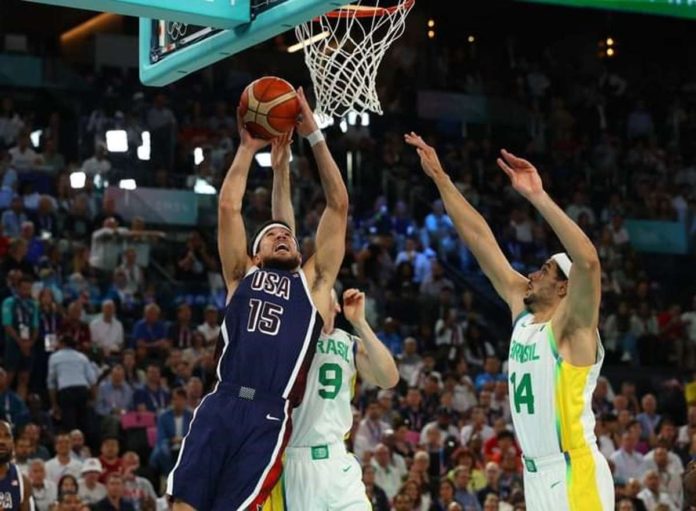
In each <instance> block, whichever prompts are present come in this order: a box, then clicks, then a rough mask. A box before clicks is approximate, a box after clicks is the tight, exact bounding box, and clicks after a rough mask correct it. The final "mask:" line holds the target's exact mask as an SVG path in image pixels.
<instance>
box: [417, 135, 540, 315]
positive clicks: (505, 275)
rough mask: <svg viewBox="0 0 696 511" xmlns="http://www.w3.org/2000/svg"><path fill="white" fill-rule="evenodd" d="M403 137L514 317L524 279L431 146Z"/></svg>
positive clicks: (420, 139)
mask: <svg viewBox="0 0 696 511" xmlns="http://www.w3.org/2000/svg"><path fill="white" fill-rule="evenodd" d="M404 139H405V140H406V143H408V144H410V145H412V146H413V147H415V148H416V151H417V152H418V156H420V160H421V166H422V167H423V170H424V171H425V173H426V175H427V176H428V177H429V178H430V179H432V180H433V183H435V186H437V189H438V191H439V192H440V197H442V202H443V203H444V205H445V209H446V210H447V214H448V215H449V216H450V218H452V222H454V226H455V228H456V229H457V232H458V233H459V236H460V237H461V239H462V240H463V241H464V243H466V246H467V247H468V248H469V250H471V252H472V253H473V254H474V257H475V258H476V260H477V261H478V263H479V265H480V266H481V269H482V270H483V272H484V273H485V274H486V276H487V277H488V278H489V279H490V281H491V283H492V284H493V287H495V290H496V291H497V292H498V294H499V295H500V297H501V298H502V299H503V300H505V302H506V303H507V304H508V306H509V307H510V310H511V312H512V317H513V318H515V317H517V315H518V314H519V313H520V312H522V310H524V302H523V298H524V293H525V290H526V288H527V283H528V282H529V281H528V279H527V278H526V277H524V276H522V275H520V274H519V273H518V272H516V271H515V270H514V269H513V268H512V266H511V265H510V263H509V262H508V260H507V259H506V258H505V255H504V254H503V251H502V250H501V249H500V246H499V245H498V242H497V241H496V240H495V236H493V232H492V231H491V228H490V227H489V226H488V224H487V223H486V220H485V219H484V218H483V217H482V216H481V214H480V213H479V212H478V211H476V209H474V207H473V206H472V205H471V204H469V202H468V201H467V200H466V199H465V198H464V197H463V196H462V194H461V193H459V190H457V188H456V187H455V186H454V183H452V180H451V179H450V178H449V176H448V175H447V173H445V171H444V169H443V168H442V165H441V164H440V160H439V159H438V157H437V153H436V152H435V149H434V148H432V147H431V146H429V145H428V144H426V143H425V141H424V140H423V139H422V138H421V137H420V136H418V135H416V134H415V133H414V132H411V133H407V134H406V135H404Z"/></svg>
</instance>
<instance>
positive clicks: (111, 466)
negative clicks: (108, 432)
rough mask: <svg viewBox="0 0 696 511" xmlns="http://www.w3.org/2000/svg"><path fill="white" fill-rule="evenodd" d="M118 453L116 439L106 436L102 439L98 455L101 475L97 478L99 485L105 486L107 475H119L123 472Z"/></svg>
mask: <svg viewBox="0 0 696 511" xmlns="http://www.w3.org/2000/svg"><path fill="white" fill-rule="evenodd" d="M118 451H119V443H118V438H116V437H114V436H107V437H104V439H102V443H101V450H100V453H101V454H100V455H99V461H100V462H101V464H102V473H101V475H100V476H99V482H100V483H102V484H105V483H106V480H107V478H108V477H109V474H114V473H115V474H120V473H121V472H122V471H123V467H122V466H121V458H120V457H119V456H118Z"/></svg>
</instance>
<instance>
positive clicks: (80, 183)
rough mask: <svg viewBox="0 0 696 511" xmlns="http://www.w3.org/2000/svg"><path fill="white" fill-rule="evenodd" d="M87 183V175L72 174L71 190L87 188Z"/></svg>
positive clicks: (82, 173) (81, 173)
mask: <svg viewBox="0 0 696 511" xmlns="http://www.w3.org/2000/svg"><path fill="white" fill-rule="evenodd" d="M85 181H87V175H86V174H85V173H84V172H82V171H80V172H73V173H71V174H70V188H74V189H80V188H84V187H85Z"/></svg>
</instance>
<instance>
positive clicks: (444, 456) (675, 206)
mask: <svg viewBox="0 0 696 511" xmlns="http://www.w3.org/2000/svg"><path fill="white" fill-rule="evenodd" d="M423 57H424V55H423V54H422V53H419V50H418V49H417V47H416V46H409V45H404V46H402V47H395V49H394V51H393V52H391V53H390V54H389V55H388V57H387V58H388V59H389V62H388V64H389V65H388V66H385V67H386V68H387V71H386V72H385V81H384V83H386V85H385V86H384V90H382V91H381V92H382V97H383V98H384V103H385V105H384V106H385V112H386V113H385V118H384V120H383V121H381V122H380V121H375V122H374V123H373V127H372V129H371V130H368V129H366V128H364V127H363V128H358V127H350V128H349V129H348V131H347V133H341V131H339V130H338V129H337V127H333V128H330V129H329V130H328V131H329V135H328V137H327V138H328V141H329V146H330V147H331V148H332V150H335V152H336V154H337V155H339V156H344V155H345V154H346V153H347V152H349V151H350V152H351V153H355V152H359V153H360V155H361V168H360V172H359V176H358V178H357V179H356V180H355V182H354V183H351V186H352V187H353V189H352V191H351V199H352V202H353V207H352V211H351V221H350V225H349V233H348V237H349V243H348V244H347V251H346V256H345V260H344V264H343V267H342V269H341V272H340V275H339V281H338V282H337V287H338V288H339V291H340V288H343V289H345V288H348V287H358V288H360V289H363V290H365V291H366V292H367V294H368V303H367V316H368V319H369V321H370V323H371V324H372V326H373V327H374V329H375V330H376V331H377V332H378V337H379V338H380V339H381V340H382V341H383V342H384V344H385V345H386V346H387V347H388V348H389V349H390V350H391V352H392V353H393V355H394V357H395V358H396V360H397V361H398V367H399V373H400V376H401V379H400V382H399V384H398V385H397V387H395V388H394V389H390V390H378V389H376V388H371V387H370V386H368V385H365V384H361V383H360V381H358V384H357V387H356V392H355V398H354V402H353V405H354V424H353V428H352V430H351V435H350V438H349V440H348V442H349V444H350V447H351V449H352V451H353V452H355V454H356V455H357V456H358V458H359V459H360V461H361V463H362V464H363V470H364V481H365V484H366V487H367V490H368V496H369V498H370V500H371V502H372V504H373V508H374V509H375V511H391V510H396V511H454V510H457V509H459V510H463V511H481V510H484V511H493V510H501V511H508V510H514V511H518V510H521V509H524V494H523V466H522V464H521V460H520V454H521V451H520V448H519V446H518V445H517V443H516V439H515V433H514V430H513V429H512V424H511V415H510V405H509V401H508V388H507V377H506V374H505V367H506V359H507V346H508V337H509V332H510V317H509V313H508V311H507V310H505V309H504V308H502V307H501V304H500V303H499V302H497V301H496V300H495V298H493V297H492V293H491V290H490V288H488V287H486V285H481V281H482V278H481V274H480V271H479V269H478V267H477V265H476V263H475V261H474V260H473V259H472V257H471V254H470V253H469V252H468V250H467V249H466V247H465V246H463V245H462V244H461V242H460V241H459V239H458V236H457V234H456V232H455V230H454V226H453V224H452V221H451V219H450V218H449V217H448V215H447V213H446V211H445V210H444V208H443V205H442V202H441V201H439V200H438V199H437V198H436V195H435V190H434V189H432V188H431V187H430V185H429V183H428V182H427V180H426V179H425V178H424V177H423V176H422V172H421V171H420V168H419V162H418V159H417V155H415V153H414V152H413V151H412V149H411V148H409V147H406V146H405V144H404V143H403V140H402V131H403V130H406V129H407V128H405V127H404V126H403V125H402V124H403V122H404V119H410V117H409V116H408V111H409V109H410V108H411V107H410V106H409V104H410V103H409V102H410V101H412V100H413V98H414V97H415V94H416V92H417V90H418V88H419V87H422V86H425V85H427V86H430V87H435V88H439V89H441V90H448V91H451V92H460V93H467V94H497V95H503V96H505V97H507V98H509V99H511V100H513V101H515V102H517V104H519V105H521V106H523V107H524V108H525V109H526V111H527V117H526V119H527V122H526V124H524V125H523V126H521V127H520V128H519V129H518V132H517V133H516V134H515V135H514V136H513V137H507V138H506V137H504V136H502V135H501V137H500V138H501V139H502V140H499V139H498V137H496V135H495V130H493V133H487V134H485V135H483V136H471V137H461V136H460V135H457V136H454V135H452V134H451V132H449V131H448V130H447V129H444V128H443V129H439V128H442V126H440V127H438V126H437V125H436V124H435V123H431V124H428V123H424V122H422V121H417V120H415V119H412V121H411V122H413V123H414V125H413V128H414V129H416V128H418V129H422V130H423V135H424V136H426V137H427V138H428V140H429V141H430V142H432V143H433V144H434V145H435V146H436V147H437V148H438V151H439V154H440V157H441V160H442V162H443V164H444V166H445V168H446V169H447V171H448V172H449V174H450V175H451V177H452V179H453V180H454V181H455V182H456V184H457V187H458V188H459V190H460V191H461V193H462V194H463V195H464V196H465V197H466V198H467V199H468V200H469V201H470V202H471V203H472V204H473V205H474V206H475V207H476V208H477V209H479V210H480V211H481V212H482V213H483V214H484V215H485V217H486V219H487V220H488V222H489V223H490V225H491V227H492V229H493V230H494V232H495V234H496V237H497V239H498V240H499V242H500V244H501V246H502V248H503V251H504V252H505V254H506V256H507V257H508V258H509V259H510V261H511V262H512V264H513V266H514V267H515V268H516V269H517V270H518V271H520V272H522V273H525V274H526V273H527V272H530V271H533V270H534V269H535V268H537V267H538V266H539V265H540V264H541V263H542V262H543V261H545V260H546V259H547V258H548V257H549V256H550V255H551V254H553V253H554V252H555V251H556V250H557V249H558V248H559V245H558V242H557V240H556V239H555V238H554V236H553V233H552V232H551V231H550V229H549V227H548V226H547V225H546V224H545V223H544V222H543V221H542V220H541V219H540V217H539V216H538V215H537V214H536V212H535V211H534V210H533V209H532V208H530V206H529V205H528V204H526V203H525V202H524V201H523V200H522V199H521V197H519V196H517V195H516V194H515V193H514V192H513V191H512V189H511V188H510V187H509V186H508V183H507V178H506V176H505V175H503V174H502V173H501V172H500V171H499V170H498V169H497V168H496V167H495V158H496V155H497V150H498V148H499V147H500V146H501V144H502V143H503V142H505V143H511V142H512V143H514V141H515V140H517V141H522V142H521V143H519V142H518V143H517V147H515V149H516V150H518V152H519V153H520V154H522V155H524V156H525V157H527V158H528V159H530V160H531V161H532V162H534V163H535V164H536V165H538V168H539V170H540V172H541V176H542V180H543V182H544V186H545V188H546V189H547V190H548V191H549V193H550V194H551V195H552V197H553V198H554V199H556V200H557V201H558V202H559V203H560V204H561V205H562V207H563V208H564V209H565V211H566V212H567V214H568V215H569V216H570V217H571V218H572V219H573V220H575V221H576V222H577V223H578V224H579V225H580V226H581V227H582V228H583V229H584V230H585V232H586V233H587V234H588V236H590V237H591V239H592V240H593V241H594V242H595V244H596V247H597V250H598V252H599V255H600V258H601V261H602V272H603V273H602V282H603V284H602V285H603V300H602V310H601V318H602V319H601V325H600V333H601V338H602V342H603V345H604V347H605V349H606V353H607V356H606V362H605V370H607V369H611V368H613V367H618V368H623V369H624V372H623V373H621V374H622V375H623V376H622V377H621V378H620V379H617V378H609V377H602V378H600V381H599V383H598V385H597V390H596V392H595V395H594V397H593V410H594V412H595V414H596V420H597V427H596V432H597V436H598V444H599V447H600V449H601V451H602V453H603V454H604V455H605V456H606V457H607V458H608V459H609V460H610V465H611V468H612V471H613V474H614V480H615V485H616V496H617V509H620V510H622V511H629V510H634V511H642V510H647V511H653V510H680V509H682V508H683V505H684V496H683V493H682V489H681V474H682V473H683V471H684V467H685V466H686V465H687V464H688V463H689V462H690V461H692V460H694V459H696V436H695V435H696V392H695V390H694V385H696V383H694V381H693V380H694V379H696V372H695V371H696V287H695V285H694V279H693V272H692V273H691V276H689V274H688V271H687V273H686V274H681V275H677V276H676V277H674V276H673V275H672V278H668V279H666V280H663V279H661V277H662V276H663V275H671V274H669V273H668V272H667V273H665V272H663V271H662V269H664V267H669V266H670V265H672V264H677V263H679V261H681V260H679V259H678V258H674V257H672V256H661V255H654V254H647V255H646V254H642V253H639V252H637V251H636V250H635V249H634V248H633V246H632V243H631V237H630V235H629V231H628V230H627V228H626V226H625V222H626V220H628V219H643V220H656V221H667V222H680V223H681V224H683V228H684V229H685V230H686V231H687V232H688V233H689V236H690V237H691V238H690V239H691V240H692V241H693V237H694V234H696V159H695V158H696V145H694V142H696V137H694V136H693V135H694V133H696V103H695V102H690V101H689V98H688V97H687V96H686V95H685V96H675V99H674V101H673V102H671V103H669V104H668V105H666V106H665V105H664V104H662V103H659V105H658V102H657V101H655V98H656V97H658V96H660V94H661V92H662V91H659V90H658V91H652V93H651V94H649V93H647V92H645V90H644V89H642V88H641V87H640V83H639V82H635V81H631V80H630V79H628V78H626V77H625V76H623V75H622V74H621V71H620V70H612V69H609V68H607V67H600V68H598V70H597V71H596V72H595V73H590V74H584V75H583V76H578V74H579V73H578V74H574V73H573V72H572V70H569V69H568V67H567V66H562V65H561V64H560V63H559V61H558V60H553V59H552V58H551V57H548V58H543V59H541V60H538V61H532V60H528V59H525V58H524V57H523V56H521V55H514V52H511V53H510V60H509V62H508V65H507V68H506V69H505V72H504V73H502V74H500V73H499V71H496V72H493V71H491V70H490V68H489V67H487V66H485V65H484V64H483V61H484V58H483V57H479V58H480V60H476V59H475V58H473V57H472V56H471V55H469V54H467V53H466V51H465V50H463V49H461V48H458V47H447V48H443V49H442V52H441V55H440V57H439V59H438V60H436V61H432V60H428V59H425V58H423ZM425 65H427V66H430V68H429V69H428V70H427V71H428V72H427V73H424V72H423V71H424V69H423V66H425ZM423 76H427V80H428V81H429V83H427V84H426V83H424V82H423V80H426V78H421V79H418V77H423ZM189 80H191V79H189ZM194 80H195V78H194ZM104 82H105V83H104ZM189 83H190V82H189ZM102 85H105V86H102ZM94 86H95V89H97V90H100V91H104V93H103V96H100V97H99V98H98V99H97V100H96V101H95V102H94V105H92V106H93V107H94V108H93V110H92V111H91V112H90V113H89V114H88V115H85V116H84V117H83V118H82V119H81V122H80V123H79V126H80V127H79V129H77V128H76V129H74V130H72V131H68V132H66V130H68V128H66V127H65V126H64V125H63V123H62V121H61V114H59V113H55V114H50V115H48V116H47V117H46V118H45V119H44V118H42V117H41V116H40V115H39V113H38V112H35V111H33V110H32V109H31V105H26V104H25V105H21V104H20V102H15V101H14V100H13V97H12V95H8V96H7V97H5V98H4V100H3V101H2V107H1V109H0V179H1V180H2V190H1V192H0V193H1V194H2V198H1V200H2V201H4V202H3V203H2V213H1V215H0V288H1V289H2V291H1V292H0V298H2V325H3V341H2V346H3V349H2V368H0V418H2V419H4V420H7V421H8V422H10V423H11V424H12V426H13V428H14V434H15V459H16V462H17V463H18V465H19V466H20V467H21V469H22V471H23V472H24V473H25V474H26V475H27V476H28V477H29V480H30V481H31V485H32V493H33V495H34V498H35V500H36V504H37V509H38V510H39V511H46V510H49V509H51V510H67V509H79V510H80V511H82V510H83V509H87V508H88V507H89V509H94V510H102V509H104V510H106V509H118V510H137V511H146V510H154V509H166V504H165V502H164V499H163V498H162V497H161V496H162V495H163V491H164V479H165V478H166V475H167V474H168V472H169V471H170V470H171V468H172V467H173V466H174V463H175V461H176V456H177V452H178V450H179V448H180V447H181V442H182V438H183V436H184V435H185V434H186V431H187V429H188V424H189V422H190V421H191V417H192V411H193V410H194V409H195V407H196V406H197V405H198V404H199V403H200V400H201V398H202V397H203V396H204V395H205V393H206V392H208V391H209V390H210V389H211V388H212V385H213V384H214V382H215V346H216V343H217V340H218V334H219V330H220V327H219V322H220V319H221V311H222V307H223V305H224V304H223V301H222V300H221V296H224V290H222V289H221V287H222V285H221V282H222V281H221V279H220V277H219V272H220V263H219V259H218V257H217V253H216V252H217V250H216V247H215V245H214V244H213V240H214V237H213V236H211V233H210V232H206V231H205V230H203V229H201V230H185V229H180V228H177V227H176V226H170V225H155V226H151V228H150V226H147V225H145V223H144V222H143V220H142V219H141V218H138V217H135V218H131V217H130V215H129V212H128V211H127V210H123V209H119V207H118V205H117V203H116V201H115V199H114V197H113V196H112V195H111V194H109V191H108V190H109V188H108V187H106V186H105V183H106V182H108V183H111V185H112V186H114V184H115V183H116V182H117V179H118V176H120V175H122V174H119V173H120V172H122V171H123V170H124V167H126V168H130V169H131V170H132V168H136V169H137V170H138V171H139V172H140V173H139V174H138V177H137V181H138V184H139V185H146V186H152V187H160V188H192V187H193V186H194V184H195V183H196V182H198V181H200V180H203V181H205V182H207V183H208V184H209V185H211V186H214V187H216V188H217V187H219V184H220V182H221V180H222V177H223V176H224V173H225V171H226V169H227V168H228V166H229V163H230V161H231V158H232V157H233V155H234V148H235V146H236V143H237V129H236V120H235V115H234V111H233V108H232V107H231V102H230V101H227V102H225V101H212V102H211V101H207V100H206V99H204V98H205V96H206V94H205V87H206V85H205V84H203V83H200V84H196V86H195V87H193V88H192V89H191V90H192V91H193V93H190V92H189V91H188V90H187V91H186V94H184V92H183V91H182V89H181V88H179V89H176V88H174V89H171V90H166V89H164V92H157V93H156V94H155V95H153V96H152V97H146V95H144V94H143V93H142V92H140V91H139V90H138V89H137V88H135V86H134V85H133V84H132V83H130V84H129V82H127V81H124V80H121V79H117V78H114V77H113V76H111V77H109V78H104V79H103V81H102V82H100V81H99V80H96V81H95V82H94ZM227 92H228V93H229V94H230V96H232V93H231V92H229V91H227ZM185 95H188V96H189V97H190V98H192V99H188V100H186V99H185V97H184V96H185ZM211 97H214V96H211ZM690 99H693V98H690ZM658 106H659V108H658ZM392 119H399V121H398V122H396V121H393V120H392ZM116 128H118V129H123V130H125V131H126V132H127V138H128V140H129V151H128V153H127V154H125V155H118V156H116V155H114V154H113V153H110V152H109V151H107V146H106V141H105V138H104V134H105V131H106V130H107V129H116ZM408 129H409V130H410V129H411V127H408ZM37 130H41V136H40V138H39V139H38V140H32V139H31V134H32V133H34V132H36V131H37ZM144 131H147V132H148V133H149V137H150V142H151V155H150V160H149V161H141V160H139V159H138V156H137V150H136V148H138V147H139V146H141V145H142V143H143V138H142V134H143V132H144ZM78 135H79V139H80V140H81V141H82V144H81V145H79V144H77V143H76V140H77V139H78ZM66 141H67V142H66ZM300 145H301V144H298V146H297V154H296V155H295V156H296V157H295V159H294V160H293V163H292V170H293V183H292V186H293V204H294V206H295V212H296V214H297V215H298V222H297V226H298V227H297V228H298V233H297V235H298V238H299V239H301V240H302V243H301V244H302V247H301V248H302V252H303V257H305V258H307V257H308V256H310V255H311V253H312V251H313V242H312V239H311V236H312V233H313V232H314V231H315V229H316V225H317V222H318V219H319V216H320V214H321V211H322V208H323V205H324V204H323V202H322V198H321V197H322V195H321V190H320V187H319V183H318V180H317V176H316V173H315V172H314V169H313V164H312V162H311V159H310V158H309V157H308V156H307V155H308V154H309V152H308V151H306V148H304V150H303V149H302V147H300ZM75 148H77V149H75ZM195 148H201V152H200V159H196V160H194V157H193V155H194V149H195ZM126 170H127V169H126ZM78 171H81V172H84V174H85V176H86V179H85V183H84V186H82V187H79V188H78V187H76V186H75V184H74V183H71V174H73V173H76V172H78ZM37 172H40V173H42V175H44V176H46V175H48V176H50V179H51V184H50V186H49V187H48V189H43V190H41V191H40V192H39V191H37V190H36V183H35V182H34V180H33V177H32V176H34V175H35V174H36V173H37ZM271 178H272V173H271V172H270V171H269V170H268V169H264V168H261V167H258V168H254V169H253V171H252V174H251V177H250V182H251V185H250V187H249V190H250V192H249V194H248V201H247V207H246V209H245V211H244V216H245V222H246V226H247V230H248V231H249V232H253V230H254V229H255V226H257V225H259V224H261V223H262V222H264V221H265V220H267V219H269V218H270V193H269V191H270V189H271V187H270V179H271ZM124 217H126V218H128V221H126V220H124ZM691 258H692V261H693V252H692V255H691ZM679 264H681V263H679ZM681 267H682V268H683V267H684V266H683V265H682V266H681ZM656 268H657V270H656ZM687 268H688V266H687ZM691 271H692V270H691ZM339 295H340V293H339ZM341 326H343V327H345V326H346V324H345V323H342V324H341ZM665 367H670V368H671V377H669V378H662V379H661V380H659V381H654V380H653V381H651V382H648V383H646V381H645V379H640V381H638V378H637V376H636V377H630V375H631V374H633V375H636V374H637V373H636V371H639V370H638V369H637V368H651V369H650V370H655V371H656V373H655V374H662V373H659V370H660V369H661V368H662V369H664V368H665ZM630 371H633V372H632V373H631V372H630ZM640 371H644V370H643V369H640ZM627 375H629V376H627ZM2 403H4V406H1V404H2Z"/></svg>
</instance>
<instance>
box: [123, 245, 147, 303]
mask: <svg viewBox="0 0 696 511" xmlns="http://www.w3.org/2000/svg"><path fill="white" fill-rule="evenodd" d="M136 257H137V254H136V252H135V248H133V247H128V248H126V249H125V250H124V252H123V263H121V265H120V266H119V268H120V269H121V270H123V273H124V274H125V275H126V292H128V293H130V294H132V295H137V294H142V292H143V291H144V289H145V275H144V273H143V269H142V268H141V267H140V265H138V263H137V262H136Z"/></svg>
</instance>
